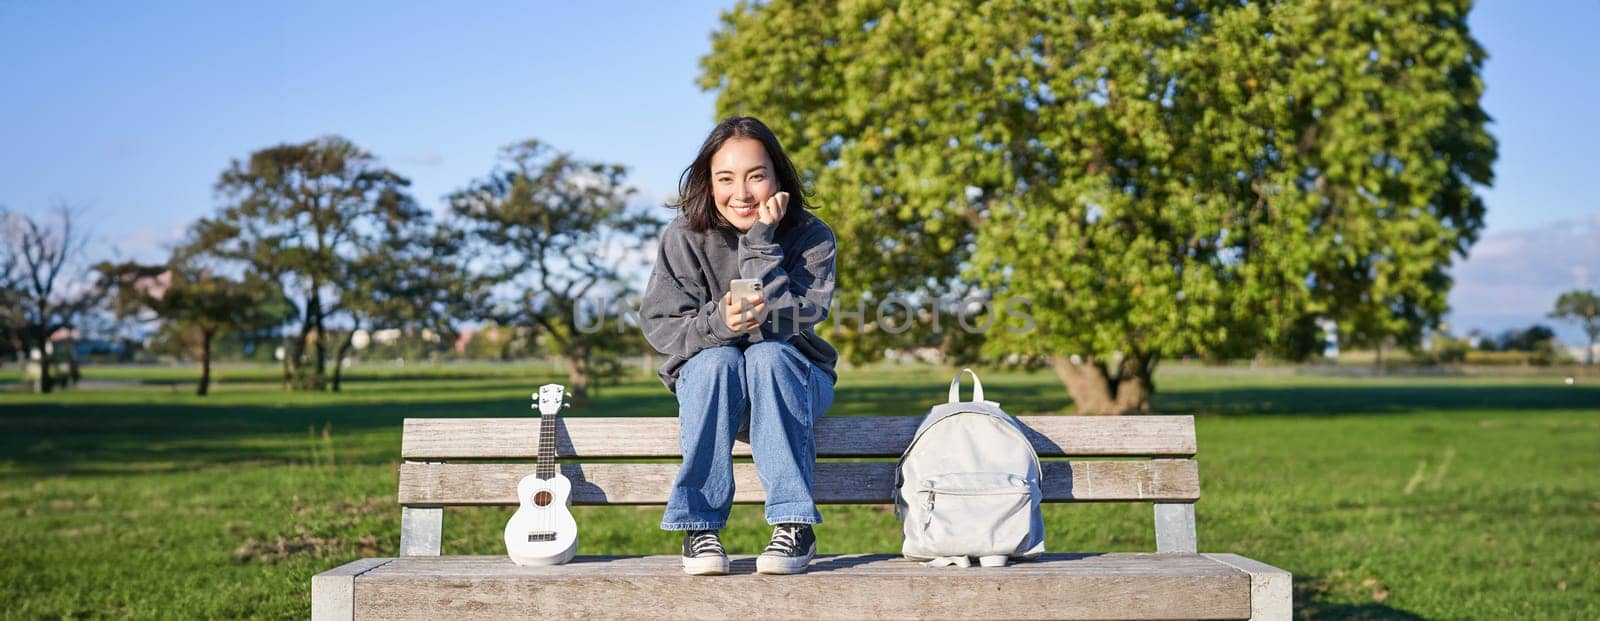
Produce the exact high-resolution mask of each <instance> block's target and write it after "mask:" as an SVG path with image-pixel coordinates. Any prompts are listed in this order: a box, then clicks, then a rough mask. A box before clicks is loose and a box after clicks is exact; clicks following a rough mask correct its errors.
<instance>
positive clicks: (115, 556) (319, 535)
mask: <svg viewBox="0 0 1600 621" xmlns="http://www.w3.org/2000/svg"><path fill="white" fill-rule="evenodd" d="M102 371H109V372H107V373H102ZM86 375H88V376H89V377H91V378H112V379H115V380H117V381H118V382H125V384H123V385H115V384H114V385H112V386H110V387H105V386H102V387H101V388H102V389H97V390H80V391H72V392H68V393H64V394H57V395H29V394H24V393H14V392H13V393H0V554H3V555H4V558H5V562H4V563H0V585H3V586H0V593H3V597H0V615H3V616H6V617H18V618H35V617H82V616H110V615H128V616H135V617H171V616H181V617H213V618H214V617H274V618H281V617H295V618H301V617H305V616H307V615H308V614H309V605H310V604H309V601H310V598H309V589H310V577H311V576H312V575H313V574H315V573H317V572H320V571H323V570H326V569H328V568H331V567H334V566H337V565H339V564H342V563H344V562H346V561H349V560H352V559H355V558H358V557H361V556H382V555H392V554H394V552H395V550H396V549H397V547H398V541H399V511H398V508H397V507H396V505H395V504H394V495H395V488H396V483H397V479H396V467H397V461H398V452H399V443H400V429H399V423H400V420H401V419H402V418H405V417H407V416H519V415H524V414H527V413H528V403H529V401H528V394H529V393H530V392H531V391H532V389H533V388H534V387H536V386H537V385H538V384H540V383H543V382H545V381H559V380H560V378H559V377H558V376H555V375H552V374H550V371H549V369H548V368H544V369H540V368H531V367H512V366H490V365H463V366H456V365H446V366H439V367H416V366H411V367H406V368H404V369H395V368H368V367H358V368H357V369H354V370H353V371H352V374H351V377H350V378H349V380H350V381H349V383H348V384H347V386H346V392H344V393H342V394H304V393H299V394H290V393H283V392H281V391H279V390H278V389H277V388H276V387H275V386H274V385H272V378H273V377H274V375H273V371H272V369H270V368H269V367H237V368H230V367H224V368H221V369H219V370H218V378H219V380H220V381H219V384H218V385H217V386H216V387H215V391H214V393H213V394H212V395H211V396H210V397H206V398H198V397H195V396H193V395H192V394H190V392H189V390H188V388H189V387H188V386H185V385H181V384H176V383H173V382H174V381H176V380H177V379H179V378H181V375H180V374H178V373H177V372H176V371H171V370H159V369H158V370H151V369H140V368H121V369H98V368H95V369H88V370H86ZM948 377H949V372H948V371H947V370H944V369H936V368H931V367H919V366H913V367H892V366H880V367H872V368H868V369H861V370H845V371H844V373H843V374H842V379H841V382H840V385H839V387H838V398H837V399H836V405H835V408H834V410H833V411H832V412H831V413H830V415H862V414H918V413H920V411H921V410H923V409H925V407H926V406H927V405H929V404H931V403H932V402H933V401H935V400H937V399H939V398H941V396H942V394H943V388H944V384H945V383H946V382H948V379H947V378H948ZM985 383H986V384H987V385H988V386H987V389H988V391H987V392H988V393H989V395H990V397H991V398H994V399H997V400H999V401H1000V402H1001V404H1002V405H1003V406H1005V407H1006V408H1007V409H1008V410H1009V411H1011V412H1012V413H1014V414H1039V413H1058V412H1062V411H1064V410H1065V408H1064V406H1065V405H1066V404H1067V403H1068V401H1067V397H1066V394H1065V392H1064V391H1063V390H1062V388H1061V387H1060V385H1059V384H1058V383H1057V382H1056V381H1055V379H1054V378H1053V376H1051V375H1050V374H1048V373H1037V374H1026V373H1020V372H1017V373H990V374H986V377H985ZM1158 386H1159V388H1160V392H1159V393H1158V397H1157V407H1158V409H1160V410H1162V411H1167V412H1182V413H1194V414H1197V415H1198V423H1197V424H1198V429H1199V442H1200V449H1201V450H1200V455H1199V460H1200V468H1201V472H1202V477H1201V488H1202V493H1203V498H1202V500H1201V501H1200V503H1199V504H1198V506H1197V515H1198V521H1199V525H1198V529H1199V538H1200V547H1201V549H1202V550H1205V551H1218V552H1235V553H1239V554H1243V555H1245V556H1249V557H1252V558H1256V559H1259V560H1262V561H1264V562H1267V563H1271V564H1274V565H1277V566H1279V567H1282V568H1285V569H1288V570H1290V571H1292V572H1294V574H1295V588H1296V601H1295V605H1296V608H1297V611H1298V612H1299V613H1300V615H1301V616H1302V617H1306V618H1374V619H1411V618H1417V617H1425V618H1435V617H1438V618H1463V617H1473V618H1573V619H1587V618H1596V617H1600V563H1597V562H1596V560H1595V559H1597V558H1600V520H1597V519H1596V518H1595V516H1596V514H1600V476H1597V475H1600V450H1597V449H1600V384H1597V383H1596V382H1594V381H1592V380H1588V379H1587V378H1586V380H1585V381H1584V382H1582V383H1580V384H1579V385H1576V386H1565V385H1562V384H1561V382H1560V379H1559V378H1552V377H1539V376H1525V377H1516V378H1483V377H1461V378H1426V379H1423V378H1368V379H1357V378H1336V377H1321V376H1314V375H1302V374H1297V373H1296V372H1295V371H1294V370H1293V369H1282V368H1278V369H1265V370H1260V371H1251V370H1248V369H1221V370H1217V369H1206V368H1196V367H1185V366H1167V367H1165V368H1164V369H1163V371H1162V372H1161V374H1160V375H1159V377H1158ZM673 410H674V404H673V401H672V398H671V396H670V395H669V394H668V393H666V391H665V390H663V389H662V388H661V387H660V385H659V384H658V383H656V382H655V381H654V380H653V379H647V378H639V379H636V380H634V381H630V382H628V383H625V384H623V385H619V386H608V387H606V388H604V389H602V390H601V392H600V394H599V395H598V397H597V400H596V407H595V409H594V412H595V413H596V414H599V415H608V416H648V415H670V414H671V413H672V412H673ZM576 511H577V513H578V521H579V524H580V525H581V529H582V541H583V543H582V553H584V554H643V553H652V554H669V553H674V552H675V551H676V547H677V543H678V542H677V539H676V538H675V537H673V536H672V535H671V534H668V533H663V532H661V531H659V530H657V529H656V528H655V525H656V523H657V521H658V520H659V517H660V510H659V508H632V507H615V508H611V507H607V508H597V507H583V508H578V509H576ZM509 513H510V510H509V509H488V508H486V509H464V510H450V511H447V512H446V519H445V533H444V535H445V540H444V541H445V542H444V549H445V552H446V553H447V554H498V553H502V552H503V550H501V549H500V545H501V544H500V543H499V541H500V530H501V528H502V527H503V525H504V521H505V519H506V517H508V516H509ZM823 513H824V516H825V518H826V520H827V522H826V523H825V524H823V525H822V526H821V527H819V530H818V535H819V538H820V540H821V544H820V545H821V548H822V553H824V554H828V553H844V552H885V553H891V552H895V551H897V549H898V544H899V536H898V532H899V531H898V524H897V523H896V521H895V519H894V517H893V515H892V513H891V512H889V511H887V510H886V508H884V507H825V508H824V510H823ZM1046 521H1047V527H1048V536H1047V537H1048V538H1047V545H1048V547H1049V548H1050V549H1051V550H1053V551H1072V552H1089V551H1104V552H1111V551H1150V550H1153V549H1154V547H1155V542H1154V534H1153V527H1152V518H1151V511H1150V508H1149V505H1139V504H1131V503H1123V504H1108V505H1073V506H1050V507H1047V508H1046ZM767 534H768V528H767V527H766V526H765V525H764V524H763V523H762V521H761V519H760V508H759V507H749V506H741V507H737V508H736V509H735V511H734V520H733V523H732V524H731V525H730V526H729V528H728V530H727V531H726V532H725V535H726V539H727V543H728V545H729V547H730V548H731V549H732V551H734V552H735V553H750V552H754V551H756V550H758V549H759V547H760V546H761V544H762V543H764V541H765V538H766V536H767Z"/></svg>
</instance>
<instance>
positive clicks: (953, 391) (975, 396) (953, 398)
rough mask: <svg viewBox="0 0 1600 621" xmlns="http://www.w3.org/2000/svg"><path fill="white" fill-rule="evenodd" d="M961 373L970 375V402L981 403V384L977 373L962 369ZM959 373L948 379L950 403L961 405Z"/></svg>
mask: <svg viewBox="0 0 1600 621" xmlns="http://www.w3.org/2000/svg"><path fill="white" fill-rule="evenodd" d="M961 373H970V374H972V400H973V401H983V382H981V381H978V374H977V372H975V371H973V370H972V369H962V370H961ZM961 373H957V374H956V376H955V377H952V378H950V403H961Z"/></svg>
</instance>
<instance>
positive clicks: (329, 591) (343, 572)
mask: <svg viewBox="0 0 1600 621" xmlns="http://www.w3.org/2000/svg"><path fill="white" fill-rule="evenodd" d="M392 560H394V559H388V558H364V559H361V560H359V561H354V562H350V563H346V564H344V565H342V566H339V567H335V568H333V569H330V570H328V571H325V572H322V573H320V574H317V575H315V576H312V577H311V619H312V621H333V620H335V619H337V620H338V621H351V620H352V619H355V616H356V576H359V575H361V574H364V573H367V572H369V571H372V570H374V569H377V568H379V567H381V566H383V564H384V563H387V562H389V561H392Z"/></svg>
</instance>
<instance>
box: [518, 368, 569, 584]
mask: <svg viewBox="0 0 1600 621" xmlns="http://www.w3.org/2000/svg"><path fill="white" fill-rule="evenodd" d="M534 396H535V397H538V399H539V405H538V408H539V465H538V466H537V467H536V468H535V470H534V473H533V474H530V475H528V476H526V477H523V478H522V481H521V482H519V483H517V499H518V500H520V501H522V507H521V508H519V509H517V512H516V514H515V515H512V516H511V521H509V522H506V554H507V555H509V556H511V561H512V562H514V563H516V564H518V565H560V564H562V563H565V562H567V561H570V560H572V555H573V554H576V553H577V552H578V523H577V522H575V521H573V519H572V511H571V510H569V509H568V508H567V506H568V505H570V504H571V503H572V481H569V480H568V479H567V477H565V476H563V475H562V474H561V473H560V472H559V471H557V470H556V414H557V413H558V412H560V411H561V408H562V406H564V405H566V404H565V403H563V402H562V400H563V399H564V398H565V397H566V389H564V388H562V387H561V385H560V384H545V385H543V386H540V387H539V394H537V395H534Z"/></svg>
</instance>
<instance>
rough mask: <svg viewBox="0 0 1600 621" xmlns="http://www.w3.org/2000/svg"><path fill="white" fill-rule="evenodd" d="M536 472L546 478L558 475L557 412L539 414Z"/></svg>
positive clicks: (540, 476)
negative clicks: (537, 463)
mask: <svg viewBox="0 0 1600 621" xmlns="http://www.w3.org/2000/svg"><path fill="white" fill-rule="evenodd" d="M534 473H535V474H536V475H538V477H539V478H541V479H545V480H550V479H554V478H555V477H556V415H555V414H544V413H542V412H541V413H540V414H539V466H538V468H536V469H535V470H534Z"/></svg>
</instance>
